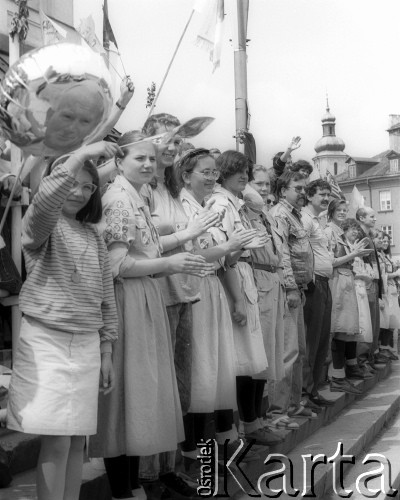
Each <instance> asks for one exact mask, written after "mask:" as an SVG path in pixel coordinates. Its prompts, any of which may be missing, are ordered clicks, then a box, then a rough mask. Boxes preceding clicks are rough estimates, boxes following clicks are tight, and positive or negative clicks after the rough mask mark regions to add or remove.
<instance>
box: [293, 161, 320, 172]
mask: <svg viewBox="0 0 400 500" xmlns="http://www.w3.org/2000/svg"><path fill="white" fill-rule="evenodd" d="M290 170H292V171H293V172H299V171H300V170H306V171H307V172H308V175H311V174H312V171H313V170H314V169H313V167H312V165H311V163H309V162H308V161H306V160H297V161H296V162H294V163H293V164H292V166H291V167H290Z"/></svg>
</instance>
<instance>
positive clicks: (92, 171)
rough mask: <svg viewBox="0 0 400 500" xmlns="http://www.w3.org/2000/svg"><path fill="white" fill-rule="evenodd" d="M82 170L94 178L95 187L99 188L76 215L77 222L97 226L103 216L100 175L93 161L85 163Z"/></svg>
mask: <svg viewBox="0 0 400 500" xmlns="http://www.w3.org/2000/svg"><path fill="white" fill-rule="evenodd" d="M82 170H85V171H86V172H87V173H88V174H89V175H90V176H91V177H92V182H93V184H94V185H95V186H97V189H96V191H95V192H94V193H93V194H92V196H91V197H90V199H89V201H88V202H87V203H86V205H85V206H84V207H83V208H81V209H80V210H79V212H78V213H77V214H76V220H79V221H81V222H90V223H92V224H97V222H100V220H101V216H102V204H101V193H100V181H99V174H98V172H97V168H96V167H95V165H94V163H93V162H92V161H91V160H86V161H85V163H84V164H83V167H82Z"/></svg>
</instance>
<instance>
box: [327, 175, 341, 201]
mask: <svg viewBox="0 0 400 500" xmlns="http://www.w3.org/2000/svg"><path fill="white" fill-rule="evenodd" d="M326 180H327V181H328V182H329V184H330V185H331V190H332V191H331V195H332V196H333V197H334V198H339V199H340V198H343V197H344V195H343V192H342V190H341V189H340V186H339V184H338V183H337V182H336V179H335V178H334V177H333V175H332V174H331V173H330V172H329V170H327V171H326Z"/></svg>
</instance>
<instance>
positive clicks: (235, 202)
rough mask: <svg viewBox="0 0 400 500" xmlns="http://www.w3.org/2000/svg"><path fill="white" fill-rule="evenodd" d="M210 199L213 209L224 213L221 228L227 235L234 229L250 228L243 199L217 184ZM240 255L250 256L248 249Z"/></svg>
mask: <svg viewBox="0 0 400 500" xmlns="http://www.w3.org/2000/svg"><path fill="white" fill-rule="evenodd" d="M210 199H211V200H214V205H213V209H214V210H216V211H217V212H220V213H221V214H222V213H223V214H224V216H223V218H222V226H221V229H222V230H223V231H225V233H226V234H227V236H228V237H229V236H230V235H231V234H232V233H233V231H235V230H236V229H240V228H244V229H252V226H251V223H250V220H249V218H248V215H247V207H246V205H245V203H244V201H243V200H241V199H240V198H238V197H237V196H235V195H234V194H233V193H231V192H230V191H228V190H227V189H225V188H223V187H222V186H220V185H219V184H218V185H217V186H215V188H214V192H213V194H212V196H211V198H210ZM242 257H250V251H249V250H246V251H244V252H243V253H242Z"/></svg>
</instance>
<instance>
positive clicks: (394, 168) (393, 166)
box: [389, 158, 399, 173]
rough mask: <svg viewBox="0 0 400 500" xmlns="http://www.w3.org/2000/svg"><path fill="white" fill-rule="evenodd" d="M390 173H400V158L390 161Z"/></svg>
mask: <svg viewBox="0 0 400 500" xmlns="http://www.w3.org/2000/svg"><path fill="white" fill-rule="evenodd" d="M389 167H390V168H389V171H390V173H394V172H398V171H399V159H398V158H393V159H392V160H389Z"/></svg>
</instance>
